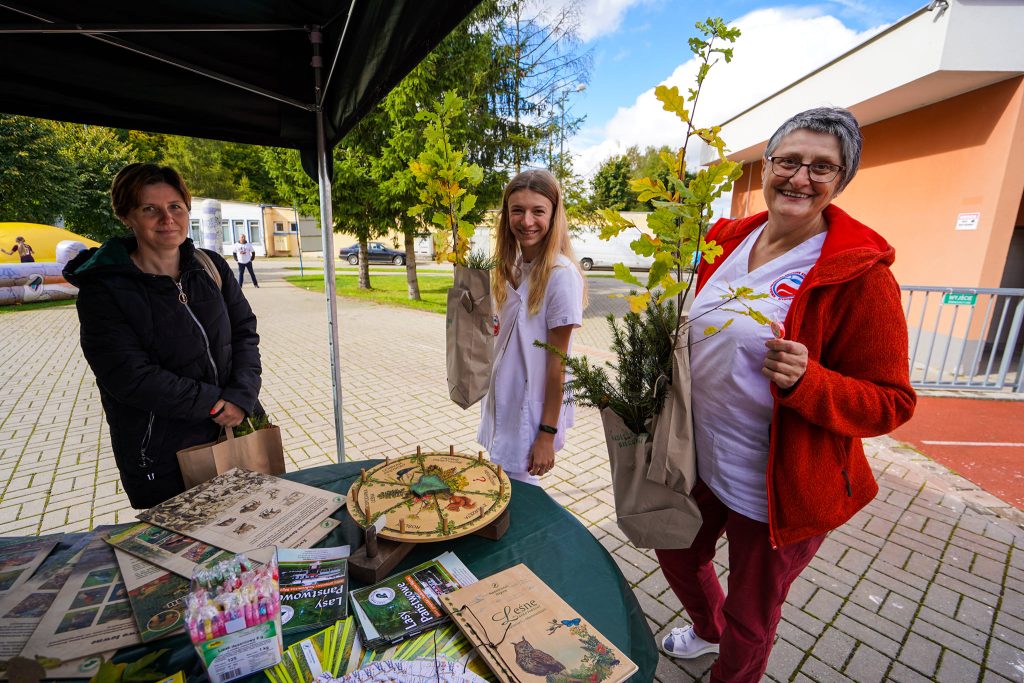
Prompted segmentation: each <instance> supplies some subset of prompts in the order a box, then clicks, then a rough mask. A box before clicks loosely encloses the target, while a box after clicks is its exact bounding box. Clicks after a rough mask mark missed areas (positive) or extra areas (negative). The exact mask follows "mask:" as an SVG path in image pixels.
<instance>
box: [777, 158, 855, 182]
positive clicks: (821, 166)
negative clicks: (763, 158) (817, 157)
mask: <svg viewBox="0 0 1024 683" xmlns="http://www.w3.org/2000/svg"><path fill="white" fill-rule="evenodd" d="M768 163H769V164H771V167H772V173H774V174H775V175H777V176H779V177H780V178H792V177H793V176H795V175H796V174H797V173H799V172H800V169H801V168H802V167H803V166H806V167H807V174H808V176H809V177H810V179H811V180H812V181H813V182H816V183H829V182H832V181H833V180H835V177H836V176H837V175H839V172H840V171H845V170H846V168H844V167H843V166H836V165H835V164H827V163H825V162H823V161H814V162H811V163H809V164H804V163H801V162H800V161H798V160H796V159H790V158H789V157H768Z"/></svg>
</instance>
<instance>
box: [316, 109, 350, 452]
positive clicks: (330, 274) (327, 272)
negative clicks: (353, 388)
mask: <svg viewBox="0 0 1024 683" xmlns="http://www.w3.org/2000/svg"><path fill="white" fill-rule="evenodd" d="M316 168H317V175H318V176H319V185H320V228H321V229H320V232H321V233H322V235H323V248H324V292H325V293H326V294H327V352H328V354H329V355H330V357H331V395H332V397H333V399H334V439H335V446H336V448H337V450H338V462H345V428H344V425H343V424H342V412H341V361H340V349H339V348H338V308H337V296H336V295H335V290H334V212H333V210H332V208H331V176H330V174H329V173H328V172H327V145H326V142H325V137H324V113H323V110H322V109H319V108H318V109H317V111H316Z"/></svg>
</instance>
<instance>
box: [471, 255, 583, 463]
mask: <svg viewBox="0 0 1024 683" xmlns="http://www.w3.org/2000/svg"><path fill="white" fill-rule="evenodd" d="M524 266H525V268H524V269H523V271H522V276H521V277H520V280H521V282H520V285H519V286H518V287H515V288H514V287H512V286H511V285H508V284H506V294H507V298H506V299H505V305H504V306H503V307H502V309H501V313H500V315H499V316H498V320H499V323H500V328H499V331H498V338H497V340H496V341H495V347H494V363H493V365H492V368H491V386H490V389H489V390H488V392H487V396H485V397H484V399H483V401H481V403H480V428H479V429H478V430H477V435H476V440H477V441H479V442H480V443H481V444H483V446H484V447H485V448H486V449H487V450H488V452H489V453H490V455H491V460H492V461H493V462H495V463H498V464H500V465H501V466H502V468H503V469H504V470H505V471H506V472H508V474H509V476H513V475H519V476H517V477H516V478H518V479H522V480H524V481H529V482H531V483H538V482H539V481H540V479H539V478H538V477H533V476H531V475H529V474H528V473H527V469H528V468H529V465H530V446H532V445H533V441H534V439H535V438H536V437H537V427H538V426H539V425H540V422H541V414H542V412H543V410H544V380H545V373H546V369H547V353H548V352H547V351H545V350H544V349H542V348H539V347H536V346H534V345H533V341H534V340H535V339H539V340H541V341H547V338H548V337H547V335H548V330H550V329H553V328H555V327H563V326H565V325H572V326H573V327H579V326H580V325H581V324H582V323H583V277H582V276H581V275H580V273H579V271H578V270H577V269H576V267H575V265H574V264H573V263H572V262H571V261H570V260H569V259H568V258H566V257H565V256H561V255H560V256H559V257H558V260H557V262H556V265H555V267H554V268H552V270H551V275H550V277H549V278H548V286H547V291H546V292H545V293H544V300H543V302H542V303H541V307H540V310H539V311H537V314H536V315H530V314H529V305H528V301H529V297H530V290H529V273H530V264H524ZM569 353H572V344H571V342H570V345H569ZM573 422H574V415H573V409H572V406H570V405H566V404H565V403H563V404H562V406H561V409H560V410H559V415H558V424H557V425H555V426H556V427H557V428H558V433H557V434H555V439H554V448H555V450H556V451H557V450H558V449H560V448H561V447H562V446H563V445H564V444H565V430H566V429H568V428H569V427H571V426H572V425H573Z"/></svg>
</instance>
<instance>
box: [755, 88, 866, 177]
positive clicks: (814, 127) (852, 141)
mask: <svg viewBox="0 0 1024 683" xmlns="http://www.w3.org/2000/svg"><path fill="white" fill-rule="evenodd" d="M801 129H806V130H810V131H814V132H815V133H826V134H828V135H834V136H836V139H838V140H839V148H840V149H841V150H842V153H843V166H844V167H845V170H844V171H843V175H842V180H840V181H839V187H837V188H836V194H839V193H840V192H842V191H843V190H844V189H845V188H846V186H847V185H849V184H850V181H851V180H853V176H855V175H857V169H858V168H859V167H860V150H861V147H862V146H863V143H864V138H863V136H862V135H861V133H860V126H859V125H858V124H857V119H855V118H854V116H853V114H851V113H850V111H849V110H847V109H842V108H840V107H816V108H815V109H808V110H807V111H803V112H800V113H799V114H797V115H796V116H793V117H791V118H790V119H789V120H788V121H786V122H785V123H783V124H782V125H781V126H779V129H778V130H777V131H775V133H774V134H773V135H772V137H771V138H770V139H769V140H768V147H767V148H766V149H765V151H764V156H765V159H767V158H768V157H770V156H771V155H772V152H774V151H775V148H776V147H778V146H779V143H780V142H782V138H784V137H786V136H787V135H789V134H790V133H792V132H793V131H796V130H801Z"/></svg>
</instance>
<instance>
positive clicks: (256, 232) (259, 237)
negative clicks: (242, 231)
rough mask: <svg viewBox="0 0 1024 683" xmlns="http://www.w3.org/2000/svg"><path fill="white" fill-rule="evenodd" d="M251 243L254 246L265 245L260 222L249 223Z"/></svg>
mask: <svg viewBox="0 0 1024 683" xmlns="http://www.w3.org/2000/svg"><path fill="white" fill-rule="evenodd" d="M249 241H250V242H252V243H253V244H263V231H262V230H261V229H260V222H259V221H249Z"/></svg>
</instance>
